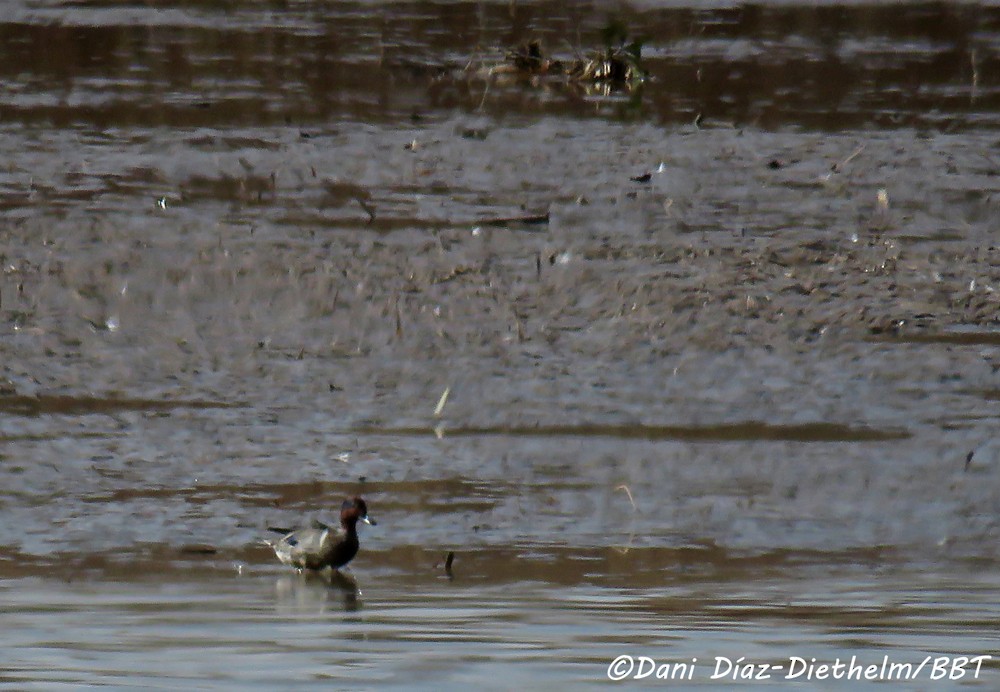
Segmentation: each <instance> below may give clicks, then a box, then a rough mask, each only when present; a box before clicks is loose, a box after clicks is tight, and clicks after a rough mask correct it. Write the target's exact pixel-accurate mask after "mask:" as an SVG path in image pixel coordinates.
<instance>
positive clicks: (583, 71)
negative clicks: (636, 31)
mask: <svg viewBox="0 0 1000 692" xmlns="http://www.w3.org/2000/svg"><path fill="white" fill-rule="evenodd" d="M603 33H604V43H605V45H604V48H603V49H601V50H596V51H592V52H590V53H589V54H587V55H582V56H578V57H575V58H572V59H568V60H562V59H559V58H556V57H554V56H552V55H549V54H547V53H546V52H545V50H544V48H543V47H542V43H541V41H539V40H538V39H535V40H532V41H529V42H527V43H524V44H522V45H520V46H517V47H515V48H512V49H510V50H509V51H507V54H506V56H505V60H504V62H502V63H500V64H497V65H493V66H491V67H489V68H488V73H489V75H490V76H494V77H496V76H513V77H523V78H532V79H534V78H540V77H556V78H563V79H566V80H569V81H570V82H573V83H578V84H604V85H613V86H618V87H624V88H631V87H634V86H637V85H639V84H641V83H642V82H644V81H645V80H646V79H647V77H648V72H647V71H646V70H645V69H644V68H643V65H642V41H641V40H640V39H633V40H631V41H630V40H629V36H628V31H627V29H626V28H625V27H624V26H623V25H622V24H621V23H619V22H612V23H610V24H609V25H608V26H607V27H606V28H605V30H604V32H603Z"/></svg>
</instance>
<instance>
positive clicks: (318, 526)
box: [310, 519, 330, 531]
mask: <svg viewBox="0 0 1000 692" xmlns="http://www.w3.org/2000/svg"><path fill="white" fill-rule="evenodd" d="M310 526H312V528H314V529H316V530H317V531H329V530H330V527H329V526H327V525H326V524H324V523H323V522H321V521H320V520H319V519H313V520H312V522H311V524H310Z"/></svg>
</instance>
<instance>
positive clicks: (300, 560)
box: [264, 497, 376, 572]
mask: <svg viewBox="0 0 1000 692" xmlns="http://www.w3.org/2000/svg"><path fill="white" fill-rule="evenodd" d="M359 521H363V522H364V523H366V524H368V525H370V526H374V525H375V524H376V522H375V521H374V520H372V519H371V518H369V516H368V505H367V504H366V503H365V501H364V500H363V499H361V498H360V497H349V498H347V499H346V500H344V503H343V504H342V505H341V506H340V526H339V527H337V528H333V527H331V526H327V525H326V524H324V523H323V522H321V521H315V520H314V521H313V522H312V524H311V525H310V526H309V527H308V528H304V529H286V528H279V527H275V526H268V527H267V529H268V531H273V532H274V533H279V534H281V538H279V539H277V540H273V541H272V540H265V541H264V543H265V544H267V545H269V546H270V547H271V548H272V549H273V550H274V554H275V555H277V556H278V559H279V560H281V562H282V563H283V564H286V565H291V566H292V567H295V568H296V569H297V570H298V571H299V572H301V571H302V570H303V569H308V570H314V571H318V570H321V569H324V568H326V567H331V568H333V569H334V570H339V569H340V568H341V567H343V566H344V565H346V564H347V563H348V562H350V561H351V560H353V559H354V556H355V555H357V554H358V548H359V547H360V546H361V544H360V542H359V541H358V528H357V527H358V522H359Z"/></svg>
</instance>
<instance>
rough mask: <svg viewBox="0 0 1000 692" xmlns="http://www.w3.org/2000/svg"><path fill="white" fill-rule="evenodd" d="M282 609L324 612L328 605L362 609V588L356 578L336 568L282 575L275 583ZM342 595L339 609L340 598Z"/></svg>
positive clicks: (351, 609) (353, 609)
mask: <svg viewBox="0 0 1000 692" xmlns="http://www.w3.org/2000/svg"><path fill="white" fill-rule="evenodd" d="M274 591H275V594H276V595H277V597H278V607H279V609H281V610H286V611H291V612H296V613H322V612H324V611H326V610H327V608H330V607H333V608H334V609H337V610H345V611H347V612H354V611H356V610H358V609H360V608H361V598H360V597H361V591H360V589H358V584H357V582H356V581H355V580H354V577H352V576H350V575H349V574H344V573H343V572H338V571H336V570H334V571H332V572H329V573H327V572H316V571H313V572H305V573H303V574H301V575H297V574H292V575H287V574H286V575H284V576H282V577H278V579H277V581H275V583H274ZM338 597H339V598H340V600H341V602H340V604H339V608H337V607H336V605H335V603H336V599H337V598H338Z"/></svg>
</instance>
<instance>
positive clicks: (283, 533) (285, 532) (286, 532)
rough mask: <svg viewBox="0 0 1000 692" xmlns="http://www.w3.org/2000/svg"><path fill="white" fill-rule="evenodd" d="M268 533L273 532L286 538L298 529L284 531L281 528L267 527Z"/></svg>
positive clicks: (284, 529)
mask: <svg viewBox="0 0 1000 692" xmlns="http://www.w3.org/2000/svg"><path fill="white" fill-rule="evenodd" d="M267 530H268V531H273V532H274V533H280V534H281V535H282V536H287V535H288V534H290V533H294V532H296V531H298V529H286V528H283V527H281V526H268V527H267Z"/></svg>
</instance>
